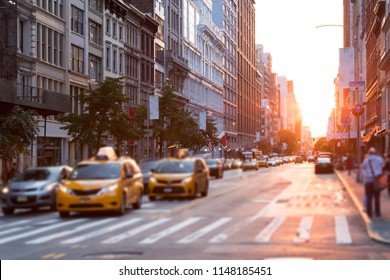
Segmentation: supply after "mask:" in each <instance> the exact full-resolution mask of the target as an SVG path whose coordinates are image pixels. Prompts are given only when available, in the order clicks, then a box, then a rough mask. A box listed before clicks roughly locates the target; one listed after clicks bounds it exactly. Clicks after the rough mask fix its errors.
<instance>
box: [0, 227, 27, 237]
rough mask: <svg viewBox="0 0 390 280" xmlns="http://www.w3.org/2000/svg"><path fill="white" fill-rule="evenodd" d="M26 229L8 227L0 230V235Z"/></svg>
mask: <svg viewBox="0 0 390 280" xmlns="http://www.w3.org/2000/svg"><path fill="white" fill-rule="evenodd" d="M26 229H27V227H15V228H10V229H7V230H3V231H0V235H6V234H9V233H13V232H16V231H21V230H26Z"/></svg>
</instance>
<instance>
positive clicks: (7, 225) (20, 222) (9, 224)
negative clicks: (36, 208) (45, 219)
mask: <svg viewBox="0 0 390 280" xmlns="http://www.w3.org/2000/svg"><path fill="white" fill-rule="evenodd" d="M28 222H31V220H21V221H17V222H13V223H5V224H4V225H1V228H2V229H3V228H6V227H14V226H20V225H23V224H26V223H28Z"/></svg>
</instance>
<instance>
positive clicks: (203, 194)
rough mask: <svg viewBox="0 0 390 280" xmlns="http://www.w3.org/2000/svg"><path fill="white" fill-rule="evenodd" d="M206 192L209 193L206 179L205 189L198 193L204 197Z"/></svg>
mask: <svg viewBox="0 0 390 280" xmlns="http://www.w3.org/2000/svg"><path fill="white" fill-rule="evenodd" d="M208 193H209V182H208V181H207V183H206V189H205V190H204V191H203V192H201V193H200V195H201V196H202V197H205V196H207V194H208Z"/></svg>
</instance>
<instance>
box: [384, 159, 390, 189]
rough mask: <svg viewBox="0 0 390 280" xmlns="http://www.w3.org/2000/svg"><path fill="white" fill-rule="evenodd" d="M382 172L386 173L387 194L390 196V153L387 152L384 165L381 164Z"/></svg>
mask: <svg viewBox="0 0 390 280" xmlns="http://www.w3.org/2000/svg"><path fill="white" fill-rule="evenodd" d="M383 172H384V173H385V174H387V182H388V185H387V195H388V196H390V153H388V154H387V156H386V160H385V165H384V166H383Z"/></svg>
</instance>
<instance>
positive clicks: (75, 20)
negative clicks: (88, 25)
mask: <svg viewBox="0 0 390 280" xmlns="http://www.w3.org/2000/svg"><path fill="white" fill-rule="evenodd" d="M83 22H84V11H83V10H80V9H79V8H77V7H75V6H72V21H71V29H72V31H74V32H77V33H79V34H81V35H84V24H83Z"/></svg>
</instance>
